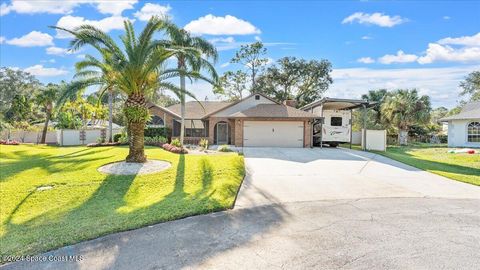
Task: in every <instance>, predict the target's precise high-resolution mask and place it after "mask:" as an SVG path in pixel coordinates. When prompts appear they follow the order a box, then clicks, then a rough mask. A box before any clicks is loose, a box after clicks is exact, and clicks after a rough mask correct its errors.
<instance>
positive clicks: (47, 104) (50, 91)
mask: <svg viewBox="0 0 480 270" xmlns="http://www.w3.org/2000/svg"><path fill="white" fill-rule="evenodd" d="M60 87H61V86H59V85H56V84H53V83H49V84H48V85H47V86H46V88H45V89H43V90H42V91H41V92H40V93H39V94H38V96H37V97H36V101H37V103H38V104H39V105H40V106H42V107H43V109H44V110H45V125H44V126H43V131H42V138H41V139H40V143H42V144H44V143H45V141H46V138H47V131H48V123H49V122H50V119H51V118H52V113H53V106H54V102H55V101H56V100H57V97H58V94H59V93H60Z"/></svg>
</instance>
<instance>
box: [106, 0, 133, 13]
mask: <svg viewBox="0 0 480 270" xmlns="http://www.w3.org/2000/svg"><path fill="white" fill-rule="evenodd" d="M137 2H138V1H137V0H122V1H98V4H97V10H98V11H99V12H100V13H103V14H112V15H115V16H120V15H122V12H123V11H124V10H127V9H133V5H135V4H136V3H137Z"/></svg>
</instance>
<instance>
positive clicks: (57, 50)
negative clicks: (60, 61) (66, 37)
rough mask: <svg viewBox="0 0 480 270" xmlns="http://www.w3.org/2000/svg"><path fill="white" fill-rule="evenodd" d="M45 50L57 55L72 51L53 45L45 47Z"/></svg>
mask: <svg viewBox="0 0 480 270" xmlns="http://www.w3.org/2000/svg"><path fill="white" fill-rule="evenodd" d="M45 52H46V53H47V54H50V55H59V56H64V55H67V54H71V53H72V52H71V51H69V50H68V49H65V48H59V47H55V46H52V47H48V48H47V49H45Z"/></svg>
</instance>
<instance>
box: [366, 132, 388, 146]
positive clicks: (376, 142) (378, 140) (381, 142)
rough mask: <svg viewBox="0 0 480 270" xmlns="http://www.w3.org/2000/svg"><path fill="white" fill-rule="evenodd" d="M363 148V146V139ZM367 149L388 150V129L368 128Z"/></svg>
mask: <svg viewBox="0 0 480 270" xmlns="http://www.w3.org/2000/svg"><path fill="white" fill-rule="evenodd" d="M362 148H363V140H362ZM366 149H367V150H376V151H386V150H387V131H386V130H370V129H367V131H366Z"/></svg>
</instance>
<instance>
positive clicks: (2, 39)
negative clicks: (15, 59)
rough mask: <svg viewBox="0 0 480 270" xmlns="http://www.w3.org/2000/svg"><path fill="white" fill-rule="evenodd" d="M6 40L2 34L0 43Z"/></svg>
mask: <svg viewBox="0 0 480 270" xmlns="http://www.w3.org/2000/svg"><path fill="white" fill-rule="evenodd" d="M5 40H7V39H6V38H5V37H4V36H0V44H3V43H4V42H5Z"/></svg>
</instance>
